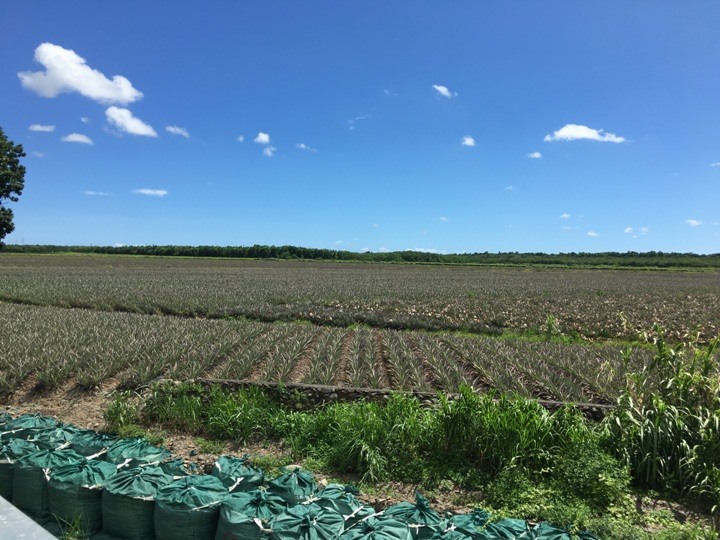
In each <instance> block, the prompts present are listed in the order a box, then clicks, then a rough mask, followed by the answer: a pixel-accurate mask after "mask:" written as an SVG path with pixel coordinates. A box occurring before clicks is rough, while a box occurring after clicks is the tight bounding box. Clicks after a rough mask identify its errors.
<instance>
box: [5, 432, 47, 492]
mask: <svg viewBox="0 0 720 540" xmlns="http://www.w3.org/2000/svg"><path fill="white" fill-rule="evenodd" d="M38 450H39V448H38V447H37V445H35V444H34V443H31V442H30V441H26V440H23V439H12V440H8V441H7V442H5V443H0V497H3V498H4V499H5V500H6V501H11V500H12V492H13V489H12V487H13V476H14V475H15V461H16V460H18V459H19V458H21V457H23V456H26V455H28V454H32V453H33V452H37V451H38Z"/></svg>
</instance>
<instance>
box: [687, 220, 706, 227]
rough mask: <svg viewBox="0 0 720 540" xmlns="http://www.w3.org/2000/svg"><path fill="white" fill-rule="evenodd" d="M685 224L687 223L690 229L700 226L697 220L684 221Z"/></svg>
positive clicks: (700, 222) (700, 223)
mask: <svg viewBox="0 0 720 540" xmlns="http://www.w3.org/2000/svg"><path fill="white" fill-rule="evenodd" d="M685 223H687V224H688V225H690V226H691V227H699V226H700V225H702V221H698V220H697V219H688V220H687V221H685Z"/></svg>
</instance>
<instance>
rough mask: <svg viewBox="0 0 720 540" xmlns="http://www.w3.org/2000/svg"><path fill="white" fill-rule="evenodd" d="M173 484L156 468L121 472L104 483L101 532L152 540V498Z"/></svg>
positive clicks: (131, 538) (153, 530)
mask: <svg viewBox="0 0 720 540" xmlns="http://www.w3.org/2000/svg"><path fill="white" fill-rule="evenodd" d="M172 481H173V477H172V476H170V475H167V474H165V473H164V472H163V471H162V469H160V468H159V467H141V468H134V469H127V470H123V471H122V472H119V473H117V474H116V475H114V476H112V477H111V478H110V479H109V480H108V481H107V482H105V485H104V489H103V492H102V516H103V532H104V533H105V534H108V535H111V536H117V537H120V538H126V539H128V540H152V539H154V538H155V525H154V522H153V519H154V513H155V495H156V494H157V491H158V489H159V488H161V487H163V486H166V485H167V484H169V483H170V482H172Z"/></svg>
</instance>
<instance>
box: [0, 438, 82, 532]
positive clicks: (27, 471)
mask: <svg viewBox="0 0 720 540" xmlns="http://www.w3.org/2000/svg"><path fill="white" fill-rule="evenodd" d="M83 460H85V458H84V457H83V456H81V455H80V454H78V453H77V452H75V451H74V450H70V449H66V450H39V451H37V452H33V453H32V454H27V455H25V456H22V457H21V458H19V459H18V460H17V461H16V462H15V470H14V472H13V490H12V503H13V505H15V506H17V507H18V508H19V509H20V510H22V511H24V512H25V513H26V514H29V515H30V516H32V517H33V518H35V519H37V520H38V521H40V522H41V521H43V520H46V519H47V518H49V517H50V498H49V495H48V487H47V484H48V479H49V478H50V474H51V472H52V471H53V470H54V469H57V468H58V467H60V466H62V465H68V464H71V463H78V462H79V461H83Z"/></svg>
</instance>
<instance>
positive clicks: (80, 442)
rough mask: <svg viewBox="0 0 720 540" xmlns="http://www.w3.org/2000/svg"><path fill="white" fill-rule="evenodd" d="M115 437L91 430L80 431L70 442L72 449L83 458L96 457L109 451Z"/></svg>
mask: <svg viewBox="0 0 720 540" xmlns="http://www.w3.org/2000/svg"><path fill="white" fill-rule="evenodd" d="M113 442H115V437H113V436H112V435H109V434H107V433H98V432H97V431H93V430H91V429H83V430H80V431H79V432H78V433H77V434H76V435H75V436H74V437H73V438H72V440H71V441H70V448H72V449H73V450H75V451H76V452H77V453H78V454H81V455H83V456H94V455H96V454H99V453H101V452H103V451H107V449H108V448H109V447H110V445H111V444H112V443H113Z"/></svg>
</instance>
